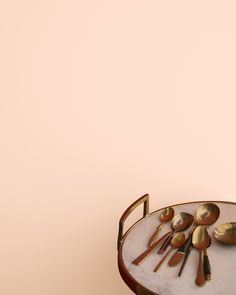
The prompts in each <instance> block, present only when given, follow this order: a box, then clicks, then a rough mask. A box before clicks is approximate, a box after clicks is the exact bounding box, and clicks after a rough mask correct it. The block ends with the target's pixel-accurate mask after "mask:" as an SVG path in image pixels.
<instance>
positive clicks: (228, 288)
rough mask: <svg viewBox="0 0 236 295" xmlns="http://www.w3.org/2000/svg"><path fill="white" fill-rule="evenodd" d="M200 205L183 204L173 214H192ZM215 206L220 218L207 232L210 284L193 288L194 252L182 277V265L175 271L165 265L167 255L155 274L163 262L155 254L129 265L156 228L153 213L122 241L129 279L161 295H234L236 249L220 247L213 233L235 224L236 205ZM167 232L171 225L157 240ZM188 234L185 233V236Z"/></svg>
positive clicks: (194, 272) (195, 256)
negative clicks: (180, 274)
mask: <svg viewBox="0 0 236 295" xmlns="http://www.w3.org/2000/svg"><path fill="white" fill-rule="evenodd" d="M203 203H204V202H199V203H189V204H182V205H178V206H174V207H173V208H174V210H175V213H178V212H188V213H191V214H194V212H195V211H196V209H197V208H198V207H199V206H200V205H201V204H203ZM214 203H215V204H217V205H218V206H219V208H220V217H219V219H218V220H217V222H216V223H215V224H213V225H212V226H211V227H209V228H208V232H209V234H210V236H211V239H212V244H211V246H210V247H209V248H208V250H207V252H208V256H209V259H210V263H211V268H212V280H211V281H208V282H206V284H205V285H204V286H203V287H198V286H196V285H195V278H196V274H197V270H198V259H199V253H198V251H197V250H196V249H193V250H192V252H191V254H190V256H189V259H188V261H187V264H186V266H185V269H184V271H183V274H182V276H181V277H178V272H179V269H180V266H181V264H179V265H177V266H176V267H169V266H168V261H169V258H170V257H171V256H172V254H170V257H169V258H167V260H166V261H165V262H164V263H163V265H162V266H161V268H160V269H159V271H158V272H157V273H155V272H153V269H154V268H155V266H156V265H157V263H158V262H159V261H160V259H161V258H162V256H161V255H158V254H157V253H156V251H157V250H155V251H154V252H152V253H151V254H150V255H149V256H148V257H147V258H146V259H145V260H144V261H143V262H142V263H141V264H140V265H138V266H136V265H134V264H132V261H133V260H134V259H135V258H136V257H137V256H139V255H140V254H141V253H142V252H143V251H144V250H145V249H146V248H147V242H148V240H149V237H150V236H151V235H152V233H153V232H154V230H155V229H156V226H157V225H158V224H159V215H160V211H157V212H154V213H152V214H151V215H150V216H148V217H146V218H144V219H142V220H141V221H140V222H138V223H137V224H135V225H134V226H133V228H132V229H131V230H130V232H129V233H128V234H127V236H126V238H125V240H124V243H123V247H122V258H123V261H124V265H125V267H126V268H127V270H128V272H129V273H130V275H131V276H132V277H133V278H134V279H135V280H136V281H137V282H138V283H139V284H141V285H142V286H144V287H146V288H147V289H149V290H151V291H152V292H154V293H156V294H160V295H183V294H194V295H195V294H196V295H197V294H198V295H203V294H206V295H235V294H236V245H235V246H227V245H223V244H220V243H219V242H218V241H216V240H215V238H214V237H213V230H214V229H215V228H216V226H218V225H219V224H222V223H225V222H232V221H236V205H235V204H230V203H220V202H214ZM190 229H192V227H191V228H190ZM169 230H170V223H168V224H165V225H164V226H163V228H162V231H161V233H160V235H159V237H161V236H162V235H163V234H164V233H166V232H168V231H169ZM188 231H189V230H188ZM188 231H185V233H186V236H187V235H188ZM173 253H174V251H173Z"/></svg>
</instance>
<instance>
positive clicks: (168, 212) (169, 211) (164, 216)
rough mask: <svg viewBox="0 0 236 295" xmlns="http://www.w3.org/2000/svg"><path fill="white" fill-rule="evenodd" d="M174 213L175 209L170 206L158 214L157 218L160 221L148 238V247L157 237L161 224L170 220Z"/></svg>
mask: <svg viewBox="0 0 236 295" xmlns="http://www.w3.org/2000/svg"><path fill="white" fill-rule="evenodd" d="M174 213H175V211H174V209H173V208H172V207H167V208H165V209H164V210H163V211H162V212H161V215H160V216H159V220H160V222H161V223H160V224H159V225H158V227H157V228H156V230H155V231H154V233H153V234H152V236H151V238H150V239H149V241H148V247H150V246H151V245H152V244H153V243H154V242H155V241H156V240H157V237H158V235H159V233H160V231H161V229H162V227H163V224H164V223H166V222H169V221H171V219H172V218H173V216H174Z"/></svg>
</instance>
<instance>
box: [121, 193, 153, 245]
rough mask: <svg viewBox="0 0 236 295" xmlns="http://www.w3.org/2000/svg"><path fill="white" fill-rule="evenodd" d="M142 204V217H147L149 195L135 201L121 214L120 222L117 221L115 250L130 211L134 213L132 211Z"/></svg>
mask: <svg viewBox="0 0 236 295" xmlns="http://www.w3.org/2000/svg"><path fill="white" fill-rule="evenodd" d="M142 203H143V217H145V216H147V215H148V214H149V195H148V194H145V195H143V196H142V197H141V198H139V199H138V200H136V201H135V202H134V203H133V204H131V205H130V206H129V207H128V208H127V209H126V210H125V212H124V213H123V214H122V216H121V218H120V221H119V232H118V240H117V249H119V246H120V245H121V243H122V238H123V230H124V223H125V220H126V219H127V217H128V216H129V215H130V213H131V212H132V211H134V209H135V208H136V207H138V206H139V205H140V204H142Z"/></svg>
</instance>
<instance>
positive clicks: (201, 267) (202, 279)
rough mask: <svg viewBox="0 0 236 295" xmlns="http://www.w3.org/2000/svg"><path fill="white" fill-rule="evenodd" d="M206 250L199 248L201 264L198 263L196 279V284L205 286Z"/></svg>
mask: <svg viewBox="0 0 236 295" xmlns="http://www.w3.org/2000/svg"><path fill="white" fill-rule="evenodd" d="M203 256H204V251H203V250H199V265H198V272H197V277H196V280H195V283H196V285H198V286H203V285H204V284H205V282H206V280H205V275H204V257H203Z"/></svg>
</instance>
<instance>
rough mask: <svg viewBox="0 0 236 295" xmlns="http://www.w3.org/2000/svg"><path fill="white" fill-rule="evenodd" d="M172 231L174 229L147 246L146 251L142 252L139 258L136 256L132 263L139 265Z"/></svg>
mask: <svg viewBox="0 0 236 295" xmlns="http://www.w3.org/2000/svg"><path fill="white" fill-rule="evenodd" d="M171 233H172V231H170V232H168V233H166V234H165V235H164V236H163V237H161V238H160V239H159V240H158V241H156V242H155V243H154V244H152V246H151V247H149V248H147V250H146V251H144V252H143V253H142V254H140V255H139V256H138V257H137V258H135V259H134V260H133V261H132V263H133V264H136V265H138V264H139V263H140V262H142V261H143V259H144V258H145V257H147V256H148V255H149V254H150V253H151V252H152V251H153V250H154V249H155V248H157V247H158V246H159V245H160V243H161V242H162V241H163V240H164V239H166V238H167V237H169V235H170V234H171Z"/></svg>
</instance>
